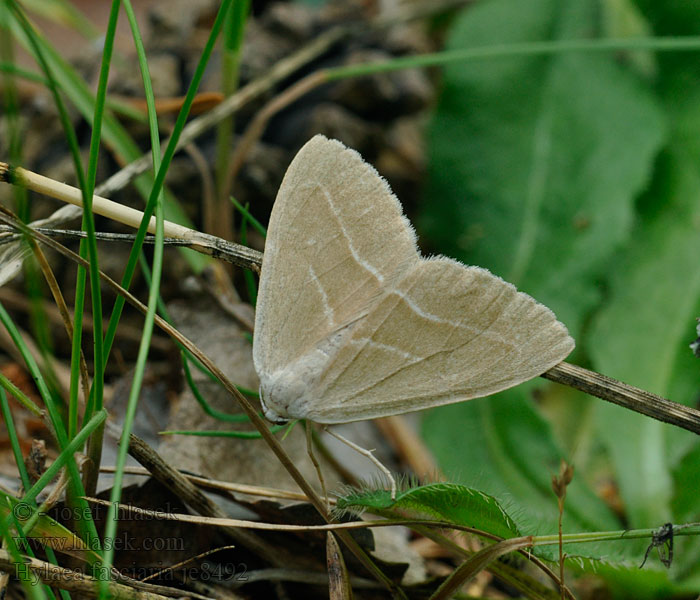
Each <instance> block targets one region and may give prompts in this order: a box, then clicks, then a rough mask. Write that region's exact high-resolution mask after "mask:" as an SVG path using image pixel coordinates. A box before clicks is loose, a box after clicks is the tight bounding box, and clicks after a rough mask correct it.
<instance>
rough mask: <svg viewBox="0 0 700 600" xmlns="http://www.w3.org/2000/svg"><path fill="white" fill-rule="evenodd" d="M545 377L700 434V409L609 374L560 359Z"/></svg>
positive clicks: (545, 373)
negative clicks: (619, 379)
mask: <svg viewBox="0 0 700 600" xmlns="http://www.w3.org/2000/svg"><path fill="white" fill-rule="evenodd" d="M541 377H544V378H545V379H549V380H550V381H556V382H557V383H561V384H563V385H567V386H569V387H572V388H574V389H576V390H580V391H582V392H585V393H586V394H590V395H591V396H596V397H597V398H601V399H602V400H607V401H608V402H612V403H613V404H617V405H618V406H622V407H624V408H627V409H629V410H633V411H634V412H638V413H641V414H643V415H646V416H647V417H651V418H653V419H656V420H657V421H663V422H664V423H670V424H671V425H675V426H677V427H681V428H683V429H687V430H688V431H692V432H693V433H697V434H700V411H698V410H696V409H695V408H692V407H690V406H686V405H685V404H680V403H678V402H673V401H671V400H667V399H666V398H664V397H662V396H657V395H656V394H652V393H651V392H647V391H646V390H642V389H640V388H638V387H634V386H632V385H628V384H626V383H623V382H622V381H618V380H617V379H613V378H612V377H608V376H607V375H601V374H600V373H596V372H595V371H589V370H588V369H584V368H583V367H579V366H577V365H572V364H571V363H567V362H560V363H559V364H558V365H555V366H553V367H552V368H551V369H549V371H546V372H544V373H542V375H541Z"/></svg>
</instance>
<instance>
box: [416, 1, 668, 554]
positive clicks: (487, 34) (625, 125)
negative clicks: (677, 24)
mask: <svg viewBox="0 0 700 600" xmlns="http://www.w3.org/2000/svg"><path fill="white" fill-rule="evenodd" d="M599 8H600V7H599V6H598V3H597V2H594V1H591V0H573V1H571V2H558V1H556V0H534V1H533V2H528V3H522V2H518V1H517V0H490V1H484V2H480V3H478V4H477V5H475V6H473V7H470V8H468V9H467V10H465V11H464V12H463V13H462V15H461V16H460V17H459V18H457V19H456V20H455V22H454V24H453V27H452V29H451V31H450V35H449V37H448V42H447V46H448V48H449V49H456V48H467V47H480V46H486V45H493V44H501V45H503V44H509V43H525V42H528V41H541V40H565V39H582V38H586V37H590V36H592V35H595V34H596V32H598V31H599V30H600V25H599V22H598V18H599V12H598V9H599ZM664 136H665V125H664V119H663V114H662V113H661V111H660V109H659V106H658V104H657V102H656V100H655V98H654V96H653V95H652V93H651V91H650V90H649V89H648V86H647V85H646V84H645V83H644V82H643V81H641V80H640V79H639V78H638V76H637V75H636V74H635V73H634V72H633V71H632V70H631V69H630V68H629V67H626V66H625V65H624V64H623V63H621V62H619V61H618V60H616V57H615V56H613V55H606V54H597V53H583V52H576V53H560V54H556V55H551V56H540V57H532V56H521V57H514V58H500V59H493V60H484V61H481V62H476V61H474V62H470V63H468V64H466V63H465V64H455V65H450V66H448V67H446V68H445V70H444V85H443V90H442V94H441V97H440V101H439V103H438V106H437V108H436V111H435V114H434V116H433V119H432V123H431V126H430V130H429V146H428V153H429V160H430V164H429V183H428V186H427V190H426V194H425V199H426V200H425V204H424V213H423V218H422V221H421V224H422V225H423V226H424V228H425V230H426V232H427V233H428V235H429V237H430V238H431V240H432V241H433V244H434V247H435V248H436V249H439V250H440V251H441V252H444V253H446V254H449V255H452V256H456V257H458V258H460V259H462V260H464V261H465V262H467V263H470V264H478V265H480V266H483V267H487V268H489V269H490V270H492V271H493V272H495V273H496V274H498V275H500V276H502V277H504V278H505V279H507V280H509V281H511V282H513V283H515V284H516V285H517V286H518V287H519V288H520V289H522V290H524V291H526V292H528V293H530V294H531V295H533V296H534V297H535V298H537V299H538V300H540V301H541V302H543V303H544V304H546V305H548V306H550V307H551V308H552V309H553V310H554V312H555V313H556V314H557V316H558V317H559V318H560V319H561V320H562V321H563V322H564V323H565V324H566V325H567V326H568V327H569V329H570V331H571V332H572V334H573V336H574V337H575V338H576V339H577V342H578V346H579V349H580V350H581V349H583V346H584V344H583V340H582V336H581V331H582V324H583V323H584V321H585V320H586V319H587V318H588V317H589V315H590V313H591V312H592V311H593V310H594V309H595V308H596V307H597V306H598V304H599V303H600V300H601V294H602V290H603V289H604V288H602V287H601V286H600V281H601V280H604V279H605V277H606V276H607V274H608V272H609V270H610V261H611V258H612V257H613V256H614V254H615V252H616V251H617V250H618V249H619V248H620V246H621V245H623V244H624V243H626V242H627V240H628V239H629V236H630V234H631V231H632V227H633V223H634V208H635V205H634V202H635V198H636V196H637V195H638V194H639V193H640V192H641V191H642V190H643V188H644V186H645V185H646V184H647V182H648V180H649V178H650V177H651V173H652V167H653V160H654V157H655V155H656V153H657V152H658V150H659V147H660V145H661V144H662V142H663V139H664ZM528 389H532V388H531V387H528V388H519V389H516V390H511V391H509V392H507V393H505V394H501V395H498V396H496V397H493V398H489V399H481V400H474V401H472V402H468V403H463V404H460V405H456V406H452V407H448V408H444V409H440V410H436V411H431V413H430V415H429V416H428V417H427V419H426V421H425V428H424V431H425V436H426V440H427V441H428V443H429V445H430V446H431V448H432V449H433V450H434V451H435V453H436V456H437V458H438V461H439V463H440V465H441V467H442V468H443V469H444V470H445V471H446V473H447V474H448V475H449V476H450V477H456V478H457V480H458V481H461V482H464V483H465V484H468V485H472V486H474V487H477V488H478V489H481V490H483V491H485V492H486V493H489V494H493V495H495V496H496V497H497V498H499V499H501V500H504V499H506V498H510V499H512V500H513V501H514V502H515V503H516V504H517V506H518V508H519V509H520V510H522V511H523V512H524V513H526V514H527V515H528V517H529V518H531V519H533V520H534V521H535V522H537V523H538V524H539V526H540V529H539V531H554V526H555V523H556V518H557V510H556V501H555V498H554V495H553V493H552V491H551V488H550V477H551V475H552V474H554V473H556V472H557V469H558V463H559V459H560V457H561V452H560V450H559V448H558V446H557V444H556V443H555V442H554V440H553V437H552V434H551V431H550V429H549V427H548V426H547V425H546V424H545V423H544V422H543V421H542V420H541V419H540V418H539V416H538V415H537V414H536V412H535V411H534V410H533V409H532V407H531V406H530V405H529V402H530V398H529V395H528V392H527V390H528ZM595 402H596V403H597V401H595ZM572 410H575V411H579V410H580V407H579V406H573V407H572ZM584 411H585V409H584ZM577 414H580V413H578V412H577ZM565 525H566V530H567V531H577V530H582V529H588V530H596V529H614V528H616V527H617V526H619V523H617V520H616V518H615V517H614V516H613V515H612V513H611V511H609V510H608V509H607V507H606V506H605V505H604V504H603V503H602V501H600V500H599V499H598V498H597V497H596V496H595V495H594V494H593V492H592V491H591V490H590V488H588V486H587V484H586V478H585V473H584V472H578V473H577V474H576V476H575V477H574V482H573V483H572V487H571V488H570V490H569V494H568V495H567V500H566V510H565ZM621 546H624V545H621ZM625 551H626V549H624V548H623V549H622V552H625Z"/></svg>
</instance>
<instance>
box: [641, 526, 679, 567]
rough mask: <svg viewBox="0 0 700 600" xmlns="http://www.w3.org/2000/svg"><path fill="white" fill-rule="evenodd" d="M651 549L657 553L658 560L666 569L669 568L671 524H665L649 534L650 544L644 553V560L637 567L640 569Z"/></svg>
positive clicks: (671, 547)
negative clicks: (654, 549)
mask: <svg viewBox="0 0 700 600" xmlns="http://www.w3.org/2000/svg"><path fill="white" fill-rule="evenodd" d="M652 548H656V549H657V551H658V553H659V560H660V561H661V563H662V564H663V565H664V566H665V567H666V568H668V567H670V566H671V561H672V560H673V523H666V524H664V525H662V526H661V527H659V528H658V529H657V530H656V531H654V533H652V534H651V544H649V546H648V547H647V551H646V552H645V553H644V560H643V561H642V564H641V565H639V568H640V569H641V568H642V567H643V566H644V563H645V562H647V557H648V556H649V552H651V549H652Z"/></svg>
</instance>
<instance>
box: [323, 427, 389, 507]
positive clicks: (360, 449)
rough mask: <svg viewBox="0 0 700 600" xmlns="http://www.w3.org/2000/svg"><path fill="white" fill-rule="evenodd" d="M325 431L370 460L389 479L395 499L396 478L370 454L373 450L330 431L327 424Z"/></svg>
mask: <svg viewBox="0 0 700 600" xmlns="http://www.w3.org/2000/svg"><path fill="white" fill-rule="evenodd" d="M323 429H324V430H325V431H326V433H329V434H330V435H332V436H333V437H334V438H335V439H337V440H340V441H341V442H343V444H346V445H348V446H350V448H352V449H353V450H354V451H355V452H359V453H360V454H361V455H362V456H365V457H366V458H368V459H369V460H371V461H372V462H373V463H374V465H375V466H376V467H377V468H378V469H379V470H380V471H381V472H382V473H384V475H386V477H387V479H388V480H389V484H390V485H391V499H392V500H396V480H395V479H394V476H393V475H392V474H391V471H390V470H389V469H387V468H386V467H385V466H384V465H383V464H382V463H381V461H380V460H379V459H378V458H377V457H376V456H374V454H372V452H373V450H367V448H363V447H362V446H358V445H357V444H355V443H354V442H351V441H350V440H349V439H347V438H344V437H343V436H342V435H340V434H339V433H335V432H334V431H331V430H330V429H329V428H328V427H327V426H326V427H324V428H323Z"/></svg>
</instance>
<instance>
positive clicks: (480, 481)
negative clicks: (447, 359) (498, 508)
mask: <svg viewBox="0 0 700 600" xmlns="http://www.w3.org/2000/svg"><path fill="white" fill-rule="evenodd" d="M525 387H527V386H525ZM423 433H424V437H425V439H426V441H427V442H428V444H429V445H430V447H431V449H432V450H433V452H434V453H435V457H436V458H437V460H438V463H439V464H440V466H441V468H442V469H443V471H444V472H445V473H446V475H447V476H448V477H449V478H450V480H452V481H456V482H460V483H464V484H465V485H468V486H473V487H475V488H477V489H479V490H481V491H483V492H485V493H487V494H490V495H493V496H495V497H496V498H498V499H499V500H500V501H501V502H502V503H504V506H505V507H506V508H507V509H509V507H511V506H512V505H515V506H517V512H518V515H519V517H518V518H519V522H520V523H522V524H524V525H527V526H528V528H529V530H530V531H537V532H538V533H553V532H555V531H556V527H557V519H558V509H557V502H556V498H555V496H554V493H553V492H552V489H551V477H552V475H554V474H556V473H557V471H558V469H559V462H560V460H561V458H562V454H561V452H560V451H559V449H558V448H557V446H556V444H555V443H554V441H553V439H552V435H551V431H550V428H549V426H548V425H547V423H546V422H545V421H544V420H543V419H542V418H541V417H540V416H539V415H538V414H537V412H536V411H535V410H534V409H533V408H532V406H531V404H530V403H529V401H528V397H527V394H526V392H525V390H524V388H523V386H521V388H520V389H517V390H510V391H508V392H504V393H502V394H498V395H497V396H493V397H491V398H484V399H478V400H473V401H471V402H463V403H461V404H454V405H452V406H448V407H445V408H441V409H439V410H432V411H430V412H429V413H428V414H427V415H426V418H425V419H424V422H423ZM509 510H510V509H509ZM564 526H565V531H568V532H575V531H586V530H588V531H595V530H613V529H617V528H619V523H618V522H617V520H616V518H615V517H614V516H613V514H612V512H611V511H610V510H609V509H607V507H606V506H605V505H604V504H603V503H602V501H601V500H600V499H599V498H597V497H596V496H595V495H594V494H593V493H592V492H591V491H590V489H589V488H588V487H587V486H586V484H585V482H584V481H583V479H582V477H581V476H578V475H576V474H575V475H574V480H573V482H572V483H571V485H570V486H569V491H568V494H567V498H566V508H565V512H564Z"/></svg>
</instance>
